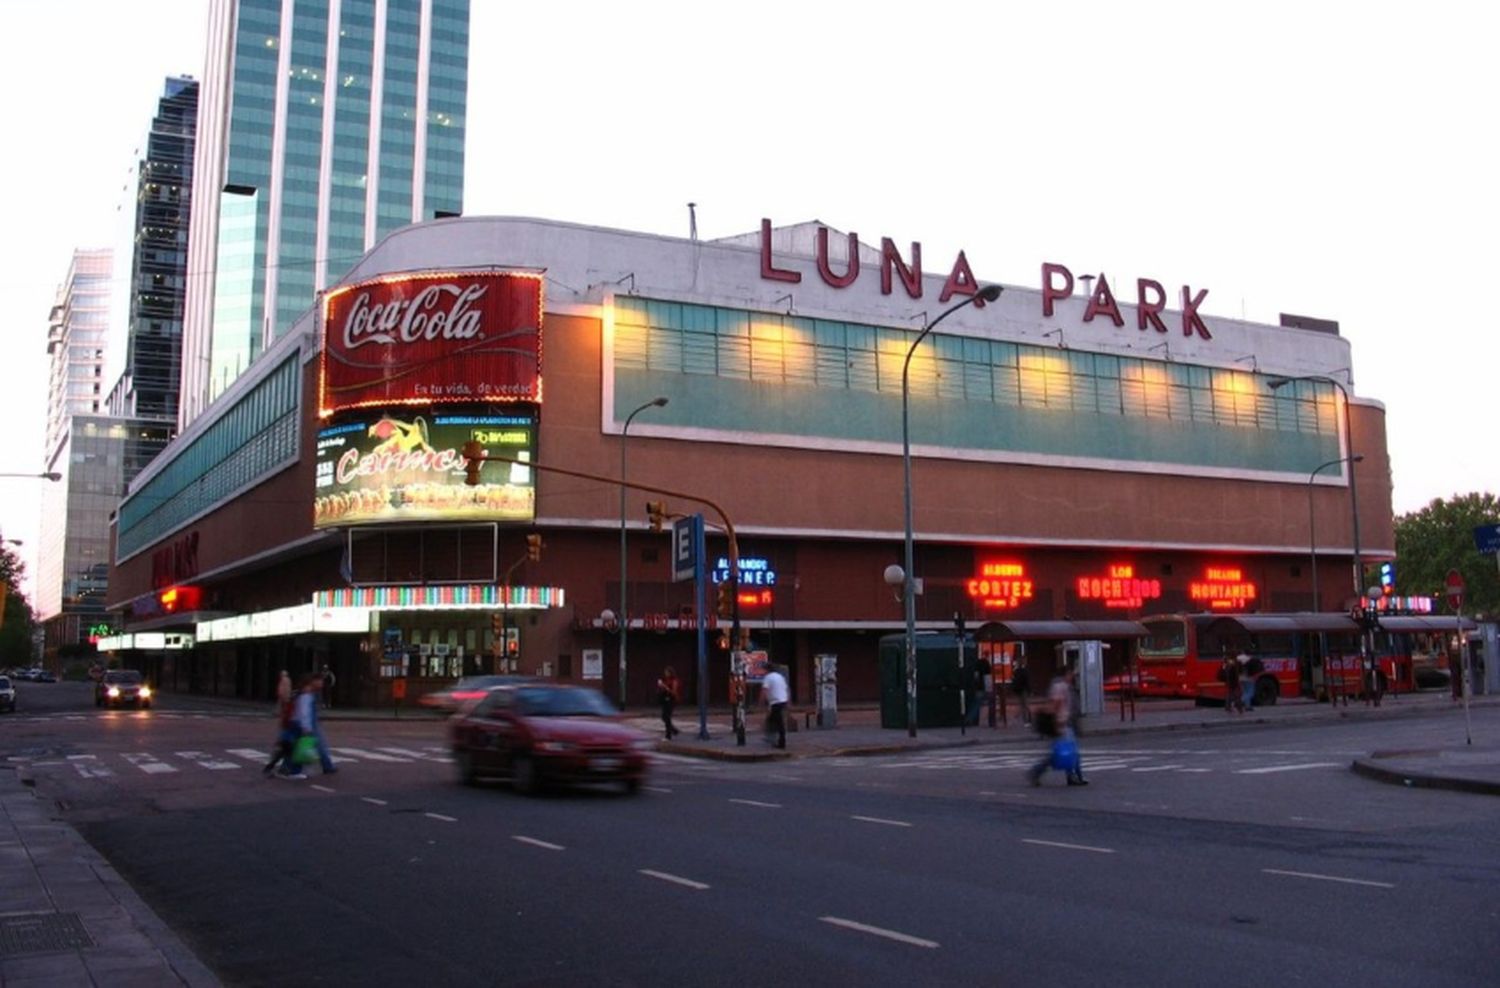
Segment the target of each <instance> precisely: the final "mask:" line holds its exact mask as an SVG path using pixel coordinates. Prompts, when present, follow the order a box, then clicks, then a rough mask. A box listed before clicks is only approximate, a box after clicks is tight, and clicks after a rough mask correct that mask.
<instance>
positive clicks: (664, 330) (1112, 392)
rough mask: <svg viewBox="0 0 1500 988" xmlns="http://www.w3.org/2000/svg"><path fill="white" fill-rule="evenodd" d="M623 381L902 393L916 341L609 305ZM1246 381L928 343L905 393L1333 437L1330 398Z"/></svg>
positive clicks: (765, 317) (1191, 370) (826, 326)
mask: <svg viewBox="0 0 1500 988" xmlns="http://www.w3.org/2000/svg"><path fill="white" fill-rule="evenodd" d="M615 309H616V311H615V363H616V366H617V367H618V368H620V369H622V370H643V371H665V372H668V373H679V374H705V375H709V376H715V377H724V378H735V379H740V380H752V381H763V382H766V383H772V384H782V385H802V386H807V387H818V388H838V389H845V390H852V391H874V392H884V393H890V394H894V395H900V394H901V376H902V367H903V365H904V364H905V361H906V354H907V351H908V349H909V347H910V345H911V340H912V339H913V338H914V336H915V331H908V330H902V329H889V328H883V327H876V326H866V325H860V324H856V323H844V322H838V321H834V320H825V319H808V318H802V317H797V316H787V315H780V314H772V313H751V312H744V311H739V310H731V309H721V308H717V307H714V306H703V305H690V304H682V303H675V302H658V301H653V300H650V299H641V298H617V299H616V303H615ZM1270 380H1271V378H1270V377H1268V376H1266V375H1262V374H1258V373H1253V372H1248V371H1238V370H1227V369H1224V368H1214V367H1201V366H1195V365H1192V364H1180V363H1168V362H1165V361H1155V360H1143V359H1139V358H1134V357H1121V356H1115V355H1112V354H1102V353H1089V352H1085V351H1080V350H1062V349H1056V348H1051V347H1039V346H1031V345H1027V344H1022V343H1011V342H1002V341H997V340H986V339H974V338H970V337H962V336H951V335H945V334H935V335H933V336H931V337H929V338H928V340H927V341H926V342H925V343H924V344H923V345H922V346H921V347H920V348H919V349H918V350H917V352H916V353H915V354H914V355H913V356H912V359H911V363H910V369H909V371H908V387H909V393H910V394H912V395H921V396H927V397H936V398H942V399H946V400H956V401H973V402H990V403H993V404H997V405H1005V406H1009V407H1014V408H1035V409H1048V410H1055V411H1068V412H1081V413H1091V414H1103V415H1126V416H1138V417H1149V418H1167V419H1175V420H1181V421H1190V422H1207V423H1213V424H1216V425H1224V426H1235V427H1243V428H1253V429H1262V430H1279V431H1291V432H1307V433H1314V434H1325V435H1336V434H1337V433H1338V417H1337V414H1336V412H1337V406H1336V404H1335V401H1334V395H1333V388H1332V387H1331V386H1330V385H1328V384H1326V383H1323V382H1312V381H1299V382H1296V386H1295V388H1283V389H1282V390H1281V391H1280V392H1272V391H1271V390H1270V389H1269V388H1268V387H1267V382H1268V381H1270Z"/></svg>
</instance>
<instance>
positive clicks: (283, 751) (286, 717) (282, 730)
mask: <svg viewBox="0 0 1500 988" xmlns="http://www.w3.org/2000/svg"><path fill="white" fill-rule="evenodd" d="M281 678H282V680H283V681H284V682H285V683H286V691H285V692H286V697H285V699H281V695H282V690H281V687H280V686H278V687H277V689H276V695H277V697H278V699H277V701H276V716H277V729H276V747H275V748H273V749H272V750H271V760H270V761H269V762H266V767H265V768H264V769H262V770H261V774H262V775H264V776H265V777H266V778H268V779H269V778H270V777H271V775H272V774H273V773H275V772H276V770H277V769H278V768H279V769H281V774H282V775H285V776H290V775H293V774H295V775H296V776H297V777H298V778H306V776H305V775H304V774H303V772H302V766H301V765H298V764H297V763H296V762H294V761H292V749H293V748H294V747H296V744H297V735H298V733H299V732H298V730H297V721H296V719H295V718H294V717H293V705H292V680H291V677H290V676H288V675H287V674H286V670H284V669H283V670H282V672H281Z"/></svg>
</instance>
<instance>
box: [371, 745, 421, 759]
mask: <svg viewBox="0 0 1500 988" xmlns="http://www.w3.org/2000/svg"><path fill="white" fill-rule="evenodd" d="M375 750H376V751H384V752H386V753H387V754H390V755H402V756H404V757H406V758H414V759H416V760H418V761H421V760H422V759H424V758H431V757H432V756H431V755H424V754H423V753H422V752H420V751H412V750H411V749H410V748H376V749H375Z"/></svg>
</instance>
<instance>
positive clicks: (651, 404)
mask: <svg viewBox="0 0 1500 988" xmlns="http://www.w3.org/2000/svg"><path fill="white" fill-rule="evenodd" d="M666 403H667V399H666V397H665V396H663V395H658V396H656V397H655V398H652V399H651V400H650V401H648V402H646V403H645V404H644V405H641V406H640V407H639V408H637V409H636V410H635V411H633V412H631V413H630V414H629V415H627V416H625V425H624V426H623V427H622V428H621V429H620V618H619V620H620V709H622V710H623V709H624V708H625V682H626V675H625V673H626V669H625V639H626V636H627V634H628V633H629V630H630V611H628V610H627V609H626V593H625V578H626V575H627V570H626V554H625V491H626V487H625V439H626V437H627V436H629V434H630V423H631V422H633V421H635V417H636V416H637V415H639V414H641V413H642V412H644V411H645V410H646V409H648V408H662V407H663V406H665V405H666Z"/></svg>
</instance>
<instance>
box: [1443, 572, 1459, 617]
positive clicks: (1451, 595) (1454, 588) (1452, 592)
mask: <svg viewBox="0 0 1500 988" xmlns="http://www.w3.org/2000/svg"><path fill="white" fill-rule="evenodd" d="M1444 582H1445V583H1446V584H1447V587H1448V604H1449V606H1451V607H1452V608H1453V609H1454V610H1455V611H1456V610H1458V609H1459V608H1461V607H1463V606H1464V575H1463V574H1462V573H1460V572H1459V571H1458V570H1456V569H1450V570H1449V571H1448V576H1447V578H1446V579H1445V581H1444Z"/></svg>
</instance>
